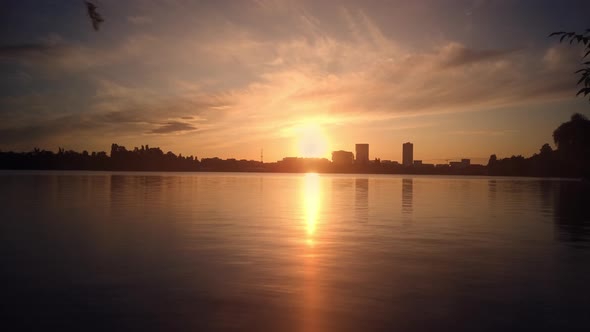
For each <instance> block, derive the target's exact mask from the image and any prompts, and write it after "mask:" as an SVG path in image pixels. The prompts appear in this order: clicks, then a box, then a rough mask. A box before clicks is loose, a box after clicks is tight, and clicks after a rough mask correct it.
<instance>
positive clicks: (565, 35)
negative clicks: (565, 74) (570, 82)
mask: <svg viewBox="0 0 590 332" xmlns="http://www.w3.org/2000/svg"><path fill="white" fill-rule="evenodd" d="M553 36H561V37H560V38H559V42H560V43H563V42H564V41H565V42H567V41H569V43H570V44H573V43H574V42H575V43H576V44H583V45H584V47H585V51H586V53H585V54H584V56H582V61H584V60H585V59H587V58H588V56H589V55H590V29H587V30H586V31H585V32H584V33H575V32H565V31H558V32H553V33H552V34H550V35H549V37H553ZM582 65H583V66H584V68H582V69H579V70H577V71H576V74H580V75H581V77H580V79H579V80H578V83H577V85H580V84H582V86H583V87H582V88H581V89H580V90H579V91H578V93H576V96H579V95H581V94H583V95H584V97H586V96H588V95H590V61H585V62H583V63H582Z"/></svg>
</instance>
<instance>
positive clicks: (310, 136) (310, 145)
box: [297, 123, 328, 158]
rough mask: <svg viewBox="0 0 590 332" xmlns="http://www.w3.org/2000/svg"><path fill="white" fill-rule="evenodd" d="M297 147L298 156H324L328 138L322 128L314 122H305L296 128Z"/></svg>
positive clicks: (326, 153) (326, 151) (326, 152)
mask: <svg viewBox="0 0 590 332" xmlns="http://www.w3.org/2000/svg"><path fill="white" fill-rule="evenodd" d="M297 140H298V141H297V149H298V152H299V156H300V157H304V158H326V157H327V155H328V138H327V136H326V134H325V133H324V131H323V130H322V128H321V127H320V126H319V125H318V124H315V123H307V124H305V125H303V126H301V127H300V128H299V130H297Z"/></svg>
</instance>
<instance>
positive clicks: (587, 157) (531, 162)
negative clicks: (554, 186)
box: [488, 113, 590, 178]
mask: <svg viewBox="0 0 590 332" xmlns="http://www.w3.org/2000/svg"><path fill="white" fill-rule="evenodd" d="M553 140H554V141H555V144H556V146H557V149H556V150H553V149H552V148H551V146H550V145H549V144H544V145H543V146H542V147H541V149H540V151H539V153H536V154H534V155H533V156H531V157H530V158H524V157H523V156H512V157H510V158H504V159H498V158H497V157H496V155H495V154H494V155H491V156H490V159H489V162H488V174H489V175H503V176H539V177H584V178H590V120H588V119H587V118H586V117H585V116H584V115H582V114H577V113H576V114H574V115H572V117H571V119H570V121H568V122H565V123H562V124H561V125H560V126H559V127H557V129H555V130H554V131H553Z"/></svg>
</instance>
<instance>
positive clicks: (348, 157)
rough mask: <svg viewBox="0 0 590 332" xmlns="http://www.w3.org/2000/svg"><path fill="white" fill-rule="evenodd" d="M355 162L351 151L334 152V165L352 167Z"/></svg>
mask: <svg viewBox="0 0 590 332" xmlns="http://www.w3.org/2000/svg"><path fill="white" fill-rule="evenodd" d="M353 162H354V154H352V152H350V151H342V150H340V151H334V152H332V163H334V165H352V163H353Z"/></svg>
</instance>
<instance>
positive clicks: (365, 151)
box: [355, 143, 369, 164]
mask: <svg viewBox="0 0 590 332" xmlns="http://www.w3.org/2000/svg"><path fill="white" fill-rule="evenodd" d="M355 162H356V163H357V164H368V163H369V144H366V143H362V144H357V145H356V159H355Z"/></svg>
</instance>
